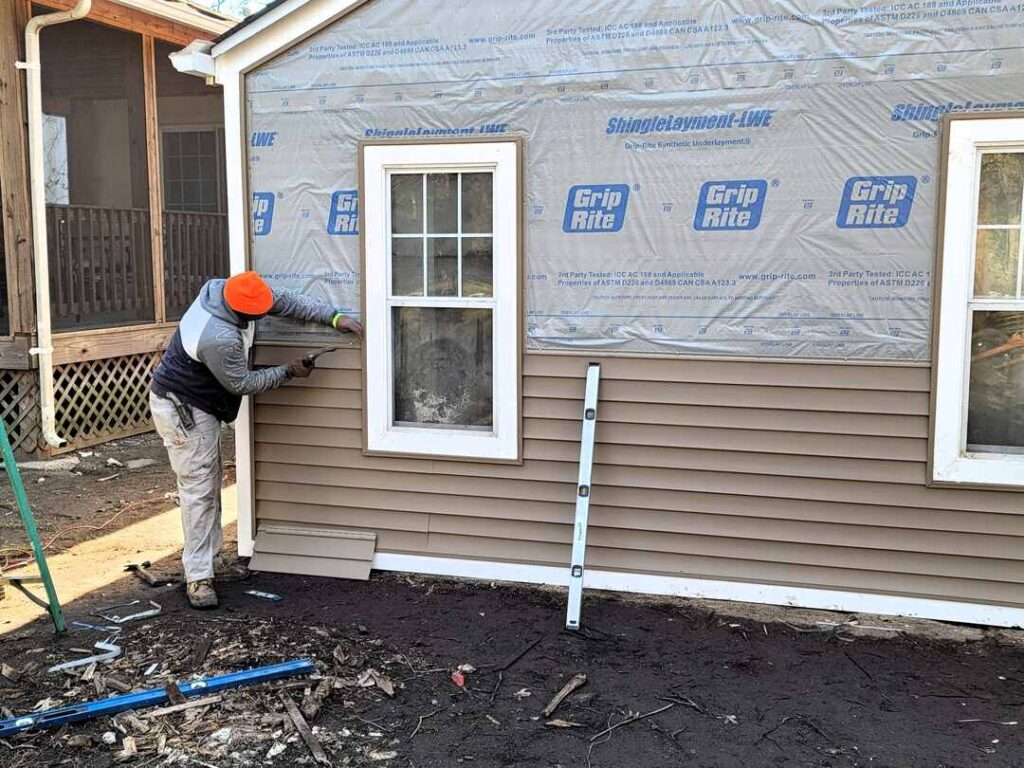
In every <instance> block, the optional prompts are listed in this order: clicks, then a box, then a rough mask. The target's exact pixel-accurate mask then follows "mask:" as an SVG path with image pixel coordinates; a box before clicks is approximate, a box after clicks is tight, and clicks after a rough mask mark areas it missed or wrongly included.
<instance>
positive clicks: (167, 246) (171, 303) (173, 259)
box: [164, 211, 228, 320]
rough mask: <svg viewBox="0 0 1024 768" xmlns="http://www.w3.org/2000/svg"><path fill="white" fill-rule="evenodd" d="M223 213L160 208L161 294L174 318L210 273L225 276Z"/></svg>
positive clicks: (168, 315)
mask: <svg viewBox="0 0 1024 768" xmlns="http://www.w3.org/2000/svg"><path fill="white" fill-rule="evenodd" d="M227 218H228V217H227V215H226V214H223V213H185V212H183V211H165V212H164V296H165V297H166V304H167V319H168V320H177V319H179V318H180V317H181V316H182V314H184V312H185V310H186V309H188V307H189V305H190V304H191V303H192V302H193V301H194V300H195V298H196V295H197V294H198V293H199V289H200V288H201V287H202V285H203V283H205V282H206V281H207V280H209V279H210V278H211V277H227V274H228V234H227Z"/></svg>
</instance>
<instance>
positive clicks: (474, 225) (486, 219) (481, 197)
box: [462, 172, 494, 235]
mask: <svg viewBox="0 0 1024 768" xmlns="http://www.w3.org/2000/svg"><path fill="white" fill-rule="evenodd" d="M493 184H494V174H492V173H490V172H488V173H464V174H462V231H463V232H465V233H471V234H481V235H483V234H489V233H490V232H491V230H492V229H493V228H494V223H493V218H494V195H493V193H492V187H493Z"/></svg>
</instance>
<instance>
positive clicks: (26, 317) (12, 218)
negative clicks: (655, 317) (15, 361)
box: [0, 2, 35, 336]
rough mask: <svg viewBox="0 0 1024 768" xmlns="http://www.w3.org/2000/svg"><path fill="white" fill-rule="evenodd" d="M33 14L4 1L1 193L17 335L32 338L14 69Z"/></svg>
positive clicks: (19, 84)
mask: <svg viewBox="0 0 1024 768" xmlns="http://www.w3.org/2000/svg"><path fill="white" fill-rule="evenodd" d="M27 13H28V5H27V4H25V3H21V2H0V193H2V195H3V206H2V208H3V211H2V214H3V230H4V234H3V237H4V242H3V246H4V254H5V257H6V277H7V293H8V299H7V306H8V310H9V317H10V326H11V327H10V334H11V335H12V336H13V335H18V334H30V333H32V332H33V330H34V328H35V301H34V298H33V296H34V290H35V284H34V283H33V281H32V237H31V231H32V230H31V214H30V212H29V197H28V156H27V152H26V149H27V147H28V132H27V126H26V117H25V78H24V75H23V73H22V72H20V71H19V70H18V69H16V68H15V66H14V63H15V62H16V61H22V60H23V59H24V57H25V53H24V36H23V33H24V29H25V24H26V22H27V20H28V16H27Z"/></svg>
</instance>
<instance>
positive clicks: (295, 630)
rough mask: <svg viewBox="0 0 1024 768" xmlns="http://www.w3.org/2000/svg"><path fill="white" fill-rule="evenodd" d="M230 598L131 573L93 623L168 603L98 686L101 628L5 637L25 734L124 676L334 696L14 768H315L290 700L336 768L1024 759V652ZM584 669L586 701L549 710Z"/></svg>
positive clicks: (403, 602) (113, 741) (324, 584)
mask: <svg viewBox="0 0 1024 768" xmlns="http://www.w3.org/2000/svg"><path fill="white" fill-rule="evenodd" d="M161 566H162V568H164V569H165V570H166V571H168V572H170V571H172V570H173V569H174V568H175V564H174V563H173V562H165V563H163V564H161ZM250 589H258V590H264V591H268V592H273V593H276V594H278V595H280V596H281V597H282V598H283V599H282V600H281V601H280V602H276V603H274V602H268V601H265V600H261V599H258V598H255V597H252V596H249V595H246V594H245V591H246V590H250ZM220 591H221V594H222V598H223V600H222V607H221V608H220V609H218V610H216V611H212V612H206V613H199V612H194V611H192V610H190V609H188V608H187V606H186V604H185V601H184V597H183V595H182V594H181V592H180V590H178V589H176V588H173V587H170V588H165V589H157V590H151V589H150V588H148V587H146V586H144V585H142V584H141V582H139V581H137V580H135V579H132V578H131V577H127V578H125V579H122V580H121V581H120V582H119V583H117V584H116V585H115V587H114V588H112V589H111V590H107V591H106V592H105V593H104V594H102V595H94V596H90V598H88V599H86V600H82V601H79V602H78V603H74V604H72V605H71V606H69V607H68V613H69V615H70V618H71V619H86V618H88V617H89V611H90V610H92V609H94V608H95V607H96V606H97V605H100V604H111V603H117V602H123V601H124V600H125V599H128V598H131V599H143V600H146V599H149V598H150V597H154V596H155V598H156V599H157V601H158V602H160V603H162V605H163V606H164V613H163V614H162V615H161V616H159V617H157V618H155V619H150V620H145V621H143V622H134V623H129V624H127V625H125V626H124V629H123V631H122V633H121V634H120V637H119V638H118V639H117V640H116V641H115V642H117V643H118V644H119V645H120V646H122V647H123V648H124V651H125V653H124V655H123V656H122V657H121V658H119V659H117V660H115V661H113V662H110V663H109V664H106V665H100V667H98V668H97V669H95V670H93V671H92V673H91V674H90V673H88V672H87V673H86V674H87V675H89V676H90V677H91V679H90V680H84V679H82V678H81V676H80V675H79V673H75V674H70V673H63V674H49V675H48V674H46V672H45V667H46V666H47V665H50V664H53V663H56V662H60V661H64V660H67V659H69V658H75V654H74V653H73V652H72V651H71V648H73V647H84V646H87V645H89V644H90V643H92V642H93V641H94V640H96V639H102V635H100V634H98V633H96V632H92V631H89V630H82V631H79V632H75V633H72V634H71V636H70V637H67V638H65V639H60V640H57V639H55V638H54V636H53V634H52V632H51V631H50V629H49V628H48V627H47V626H45V625H43V624H41V623H37V624H36V625H34V626H32V627H30V628H28V629H26V630H22V631H21V632H19V633H17V634H15V635H13V636H7V637H0V662H3V663H5V664H7V665H9V666H10V667H12V668H14V670H16V671H20V673H21V676H20V681H19V682H15V681H12V680H6V681H5V680H4V678H3V677H0V686H3V685H6V686H7V687H0V705H2V710H3V711H4V716H7V713H8V712H16V713H21V712H23V711H28V710H31V709H32V708H34V707H37V706H40V707H46V706H54V705H58V704H61V705H63V704H70V703H74V702H80V701H84V700H88V699H93V698H96V697H97V696H98V695H99V694H98V691H102V695H112V694H115V693H116V690H112V689H111V685H113V683H114V682H116V683H117V684H118V685H120V686H122V687H124V686H130V687H131V688H132V689H133V690H139V689H142V688H146V687H151V686H163V685H165V684H166V683H168V682H170V681H174V680H179V681H180V680H184V679H187V678H188V677H190V676H191V675H193V674H197V673H201V674H203V675H210V674H216V673H221V672H227V671H234V670H239V669H245V668H249V667H254V666H258V665H263V664H268V663H275V662H278V661H282V660H285V659H288V658H294V657H302V656H309V657H311V658H312V659H313V660H314V661H315V662H316V665H317V670H318V672H317V675H316V676H315V679H312V680H307V681H293V683H292V684H291V685H292V686H293V687H287V688H282V684H280V683H279V684H274V685H270V686H262V687H258V688H249V689H241V690H236V691H229V692H225V693H223V694H222V699H221V701H220V702H218V703H215V704H210V705H208V706H205V707H202V708H198V709H192V710H188V711H184V712H178V713H173V714H169V715H165V716H161V717H157V718H154V719H152V720H150V719H145V714H146V713H145V712H144V711H139V712H137V713H135V715H129V716H120V717H118V718H115V719H113V720H112V719H111V718H104V719H102V720H97V721H91V722H86V723H81V724H75V725H71V726H66V727H64V728H62V729H60V730H55V731H48V732H43V733H30V734H26V735H19V736H14V737H11V738H8V739H5V740H0V765H2V766H4V767H5V768H21V766H25V767H26V768H27V767H28V766H40V765H66V766H73V767H74V766H81V767H82V768H86V767H88V768H99V767H100V766H114V765H139V766H149V765H183V766H184V765H198V766H207V768H209V766H217V768H220V767H222V766H223V767H226V766H243V765H267V766H292V765H310V766H312V765H314V762H313V760H312V757H311V756H310V752H309V750H308V749H307V747H306V746H305V744H303V742H302V741H300V740H299V737H298V735H297V734H296V733H295V731H294V727H293V726H292V725H291V720H290V719H289V718H288V717H287V716H286V715H285V714H284V707H283V702H282V698H281V697H282V696H284V695H287V696H291V697H292V699H293V701H294V702H295V703H296V704H297V705H299V706H301V707H302V709H303V710H305V712H306V714H307V716H308V719H309V722H310V725H312V726H313V729H314V733H315V736H316V738H317V740H318V741H319V742H321V743H322V745H323V749H324V750H325V754H326V755H327V758H328V760H329V762H330V764H332V765H335V766H375V765H379V766H386V767H390V766H400V767H401V768H429V767H435V766H436V767H437V768H440V767H442V766H444V767H445V768H448V767H450V766H460V765H465V766H524V767H526V766H529V767H533V766H537V767H538V768H540V767H543V768H554V767H555V766H565V767H566V768H568V767H569V766H591V767H592V768H598V767H599V766H604V767H607V768H633V767H636V766H643V767H645V768H646V767H648V766H652V767H661V766H666V767H667V766H679V765H686V766H707V767H711V766H723V767H724V766H776V765H777V766H877V767H878V768H884V767H888V768H897V767H898V768H907V767H908V766H922V767H924V766H926V767H927V768H941V767H943V766H1007V767H1009V766H1021V765H1024V742H1022V739H1021V736H1020V734H1021V728H1020V725H1019V722H1018V721H1019V719H1020V715H1021V707H1022V706H1024V656H1022V650H1021V646H1020V645H1017V646H1014V645H1009V644H1000V643H998V642H996V641H995V640H994V639H993V635H992V634H991V633H986V632H980V631H975V632H968V633H966V634H965V636H966V637H971V638H974V639H972V640H969V641H966V642H965V641H958V642H951V641H947V640H943V641H937V640H929V639H921V638H920V637H915V636H906V635H902V634H899V633H894V632H883V633H882V634H883V635H885V636H884V637H873V636H862V635H860V634H853V633H852V632H851V631H850V629H852V626H851V625H847V624H840V625H839V626H832V625H821V624H818V623H816V622H814V621H809V620H807V617H808V615H810V616H811V617H812V618H813V615H814V614H813V613H810V614H809V613H808V612H806V611H802V612H801V611H793V612H792V614H791V615H790V614H789V613H787V611H785V610H782V611H776V612H775V616H776V617H777V619H776V621H775V622H772V623H767V622H761V621H758V620H754V619H750V618H735V617H729V616H724V615H721V614H716V613H712V612H709V611H707V610H704V609H702V608H701V607H699V606H696V605H694V604H692V603H687V602H684V601H678V600H675V601H640V600H636V599H630V598H625V597H619V596H609V595H588V597H587V600H586V603H585V606H584V624H585V628H584V631H581V632H579V633H569V632H566V631H565V630H563V629H562V626H563V622H564V594H561V593H559V592H558V591H556V590H541V589H536V588H530V587H521V586H514V585H513V586H509V585H504V586H500V585H492V584H486V583H473V582H459V581H450V580H439V579H423V578H417V577H411V576H401V575H378V576H375V577H374V578H373V579H372V580H371V581H369V582H366V583H353V582H343V581H337V580H331V579H318V578H301V577H295V576H281V575H274V574H252V575H250V576H249V577H248V578H246V579H239V578H238V577H234V579H233V580H229V581H225V582H222V583H221V585H220ZM790 616H792V619H793V621H799V622H800V624H794V623H792V622H791V621H789V619H790ZM153 664H156V665H157V666H156V667H155V668H154V669H152V670H148V668H149V667H150V666H151V665H153ZM467 665H468V666H467ZM460 668H461V674H462V680H461V681H460V680H458V677H459V676H458V675H454V678H453V673H454V672H456V671H458V670H460ZM147 670H148V671H150V676H149V677H148V678H147V677H146V672H147ZM8 671H11V670H8ZM16 671H11V673H12V674H14V675H15V676H17V672H16ZM578 673H580V674H584V675H586V677H587V680H586V683H585V684H584V685H583V686H582V687H580V688H579V689H578V690H576V691H575V692H574V693H573V694H571V695H570V696H569V697H568V698H567V699H566V700H565V701H564V703H563V704H562V705H561V706H560V707H559V708H558V709H557V710H556V711H555V712H554V714H553V715H552V716H550V717H546V716H544V715H543V714H542V710H543V709H544V707H545V704H547V702H548V701H549V700H550V699H551V698H552V696H553V695H554V694H555V693H556V692H558V691H559V690H560V689H561V688H562V687H563V686H564V685H565V683H566V682H567V681H568V680H570V679H571V678H572V677H573V676H574V675H576V674H578ZM458 682H462V683H463V684H462V685H459V684H457V683H458ZM284 685H288V684H284ZM317 691H319V693H320V694H321V697H319V698H320V699H322V702H319V700H318V697H317V696H316V692H317ZM655 712H657V714H651V713H655ZM639 716H643V717H639ZM631 718H634V719H633V720H632V721H630V719H631ZM556 721H557V722H556ZM609 728H611V729H612V730H608V729H609ZM126 737H131V742H130V743H129V744H128V745H127V746H128V749H127V752H131V750H132V749H133V748H134V749H135V750H137V752H136V753H135V754H126V749H125V747H126ZM104 738H105V739H106V742H105V741H104ZM107 742H110V743H107Z"/></svg>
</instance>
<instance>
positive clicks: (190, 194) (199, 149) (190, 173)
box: [163, 128, 221, 213]
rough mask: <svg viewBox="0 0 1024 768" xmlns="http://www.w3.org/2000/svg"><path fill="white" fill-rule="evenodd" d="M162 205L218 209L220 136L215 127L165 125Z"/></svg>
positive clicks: (199, 210) (179, 208)
mask: <svg viewBox="0 0 1024 768" xmlns="http://www.w3.org/2000/svg"><path fill="white" fill-rule="evenodd" d="M163 149H164V166H163V171H164V208H165V209H166V210H168V211H189V212H192V213H220V212H221V190H220V177H221V174H220V136H219V135H218V131H217V129H215V128H207V129H191V128H190V129H165V130H164V131H163Z"/></svg>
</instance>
